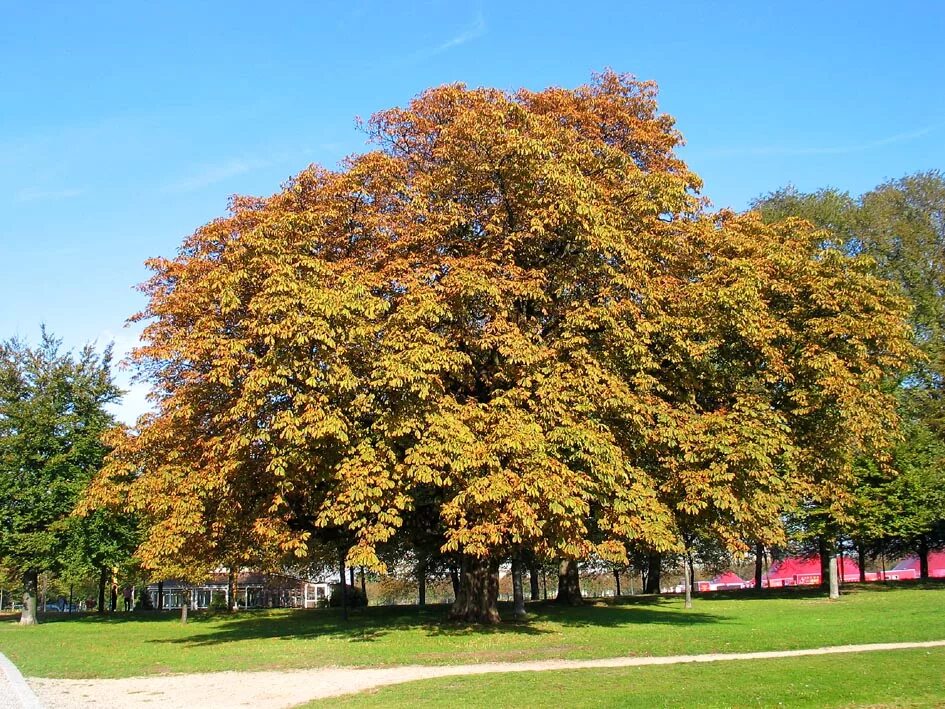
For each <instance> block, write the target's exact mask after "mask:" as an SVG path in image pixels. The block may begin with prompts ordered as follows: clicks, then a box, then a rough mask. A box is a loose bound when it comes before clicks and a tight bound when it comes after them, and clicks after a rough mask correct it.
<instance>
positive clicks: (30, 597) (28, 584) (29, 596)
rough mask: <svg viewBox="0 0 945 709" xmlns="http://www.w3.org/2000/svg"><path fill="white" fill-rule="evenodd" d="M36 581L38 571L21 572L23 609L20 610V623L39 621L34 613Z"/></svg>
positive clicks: (30, 623) (31, 623)
mask: <svg viewBox="0 0 945 709" xmlns="http://www.w3.org/2000/svg"><path fill="white" fill-rule="evenodd" d="M38 583H39V572H38V571H27V572H26V573H25V574H23V610H21V611H20V625H37V624H38V623H39V616H38V615H37V614H36V593H37V589H36V586H37V584H38Z"/></svg>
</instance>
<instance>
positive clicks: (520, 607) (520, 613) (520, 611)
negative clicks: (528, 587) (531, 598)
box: [512, 554, 528, 620]
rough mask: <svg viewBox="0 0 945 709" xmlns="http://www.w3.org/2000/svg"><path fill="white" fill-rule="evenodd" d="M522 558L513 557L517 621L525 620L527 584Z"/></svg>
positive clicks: (513, 611)
mask: <svg viewBox="0 0 945 709" xmlns="http://www.w3.org/2000/svg"><path fill="white" fill-rule="evenodd" d="M523 566H524V565H523V564H522V559H521V557H520V556H519V555H518V554H516V555H515V556H513V557H512V601H513V604H512V616H513V617H514V618H515V620H525V618H526V617H527V616H528V614H527V613H525V584H524V579H523V574H522V567H523Z"/></svg>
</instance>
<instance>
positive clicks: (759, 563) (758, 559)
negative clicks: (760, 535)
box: [755, 542, 765, 591]
mask: <svg viewBox="0 0 945 709" xmlns="http://www.w3.org/2000/svg"><path fill="white" fill-rule="evenodd" d="M764 557H765V547H764V544H762V543H761V542H758V543H757V544H755V590H756V591H760V590H761V587H762V585H763V584H764V573H763V572H764V568H763V566H764Z"/></svg>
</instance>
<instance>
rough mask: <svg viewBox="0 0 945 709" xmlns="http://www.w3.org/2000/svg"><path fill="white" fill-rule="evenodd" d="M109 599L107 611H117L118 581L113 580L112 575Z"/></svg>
mask: <svg viewBox="0 0 945 709" xmlns="http://www.w3.org/2000/svg"><path fill="white" fill-rule="evenodd" d="M110 595H111V598H110V599H109V603H108V609H109V610H110V611H111V612H112V613H114V612H115V611H116V610H118V581H117V580H116V579H115V575H114V574H112V583H111V594H110Z"/></svg>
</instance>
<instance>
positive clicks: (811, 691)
mask: <svg viewBox="0 0 945 709" xmlns="http://www.w3.org/2000/svg"><path fill="white" fill-rule="evenodd" d="M448 697H454V698H462V699H461V701H462V705H463V706H465V707H470V708H472V707H567V706H579V707H682V706H686V707H770V706H779V705H781V706H791V707H848V706H851V705H854V706H864V705H865V706H897V707H902V706H910V707H920V706H924V707H932V706H942V705H943V703H945V649H943V648H934V649H929V650H896V651H891V652H869V653H857V654H850V655H824V656H819V657H793V658H783V659H777V660H750V661H733V662H718V663H712V664H686V665H669V666H663V667H626V668H620V669H605V670H567V671H557V672H554V671H552V672H520V673H507V674H492V675H478V676H465V677H443V678H440V679H433V680H423V681H419V682H409V683H407V684H400V685H394V686H391V687H383V688H380V689H377V690H372V691H369V692H364V693H361V694H355V695H349V696H346V697H340V698H334V699H330V700H323V701H320V702H314V703H312V704H309V705H307V707H308V709H320V708H321V707H325V706H329V705H330V706H333V707H388V708H390V707H410V708H411V709H422V708H423V707H442V706H448V705H449V704H450V701H448V700H447V699H446V698H448Z"/></svg>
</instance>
